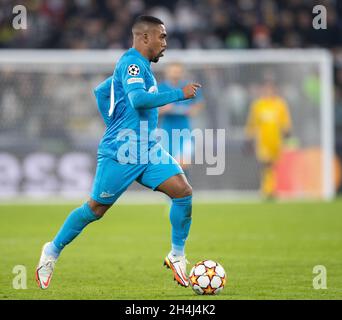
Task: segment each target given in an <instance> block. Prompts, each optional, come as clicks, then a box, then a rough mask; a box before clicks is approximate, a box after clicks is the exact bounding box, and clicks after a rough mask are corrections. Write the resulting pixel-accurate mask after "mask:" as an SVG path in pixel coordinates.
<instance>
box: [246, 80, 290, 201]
mask: <svg viewBox="0 0 342 320" xmlns="http://www.w3.org/2000/svg"><path fill="white" fill-rule="evenodd" d="M290 130H291V118H290V114H289V110H288V106H287V103H286V101H285V100H284V99H283V98H282V97H280V96H279V95H278V94H277V91H276V87H275V84H274V82H273V80H270V79H267V80H265V82H264V83H263V85H262V86H261V96H260V97H259V98H258V99H256V100H254V101H253V102H252V104H251V107H250V110H249V115H248V119H247V124H246V134H247V136H248V138H249V139H253V140H254V142H255V151H256V156H257V159H258V161H259V162H260V164H261V167H262V168H261V192H262V194H263V196H264V197H265V198H268V199H269V198H272V197H274V196H275V188H276V180H275V173H274V165H275V163H276V161H277V160H278V159H279V157H280V155H281V152H282V148H283V139H284V137H287V136H288V135H289V133H290Z"/></svg>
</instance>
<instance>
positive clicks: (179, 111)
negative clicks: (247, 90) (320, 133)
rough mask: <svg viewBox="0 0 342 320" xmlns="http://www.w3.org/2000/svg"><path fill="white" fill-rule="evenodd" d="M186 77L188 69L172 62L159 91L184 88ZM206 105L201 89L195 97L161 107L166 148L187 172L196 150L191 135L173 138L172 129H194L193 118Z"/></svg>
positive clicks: (160, 123) (160, 119) (161, 122)
mask: <svg viewBox="0 0 342 320" xmlns="http://www.w3.org/2000/svg"><path fill="white" fill-rule="evenodd" d="M185 79H186V71H185V69H184V66H183V65H182V64H181V63H176V62H174V63H171V64H169V65H168V66H167V68H166V69H165V81H163V82H161V83H160V84H159V86H158V89H159V92H166V91H169V90H174V89H177V88H182V87H184V86H185V85H187V84H188V83H189V81H187V80H185ZM203 107H204V100H203V96H202V92H201V90H200V89H199V90H197V93H196V97H194V98H193V99H188V100H183V101H177V102H174V103H170V104H168V105H166V106H164V107H161V108H160V109H159V127H160V128H161V129H163V130H165V131H166V132H167V133H168V137H169V140H168V145H166V146H164V148H165V149H166V150H168V152H169V153H170V154H171V155H172V156H173V157H174V158H175V159H176V160H177V162H178V163H179V164H180V165H181V167H182V169H183V170H184V171H185V173H186V169H188V167H189V165H190V163H191V156H192V154H193V151H194V146H193V142H192V140H191V137H186V136H184V138H182V139H180V140H178V139H172V130H173V129H176V130H177V129H178V130H183V129H188V130H190V131H191V130H192V126H191V118H192V117H194V116H196V115H197V114H198V112H199V111H200V110H201V109H202V108H203Z"/></svg>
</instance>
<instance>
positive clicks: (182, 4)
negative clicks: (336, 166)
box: [0, 0, 342, 159]
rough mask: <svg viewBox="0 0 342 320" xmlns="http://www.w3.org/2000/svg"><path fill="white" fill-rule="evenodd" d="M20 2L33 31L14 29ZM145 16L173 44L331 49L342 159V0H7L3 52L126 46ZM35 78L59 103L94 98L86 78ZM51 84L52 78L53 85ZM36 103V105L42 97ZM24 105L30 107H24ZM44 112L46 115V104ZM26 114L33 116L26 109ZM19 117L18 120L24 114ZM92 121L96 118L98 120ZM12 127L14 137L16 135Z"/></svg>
mask: <svg viewBox="0 0 342 320" xmlns="http://www.w3.org/2000/svg"><path fill="white" fill-rule="evenodd" d="M19 4H20V5H24V6H25V7H26V9H27V13H28V21H27V26H28V27H27V29H26V30H15V29H14V28H13V27H12V24H11V20H12V19H13V17H14V14H13V13H12V10H13V7H14V6H15V5H19ZM315 5H323V6H325V8H326V9H327V29H326V30H323V29H321V30H315V29H314V28H313V26H312V21H313V18H314V17H315V15H316V14H314V13H313V12H312V11H313V7H314V6H315ZM141 14H150V15H155V16H157V17H159V18H160V19H161V20H163V21H164V23H165V25H166V27H167V31H168V47H169V48H170V49H185V50H186V49H196V48H199V49H207V50H209V49H227V50H235V49H249V48H252V49H267V48H327V49H329V50H330V51H331V53H332V55H333V57H334V84H335V90H334V95H335V147H336V153H337V155H338V156H339V157H340V159H342V19H341V17H342V1H337V0H319V1H313V0H288V1H285V0H282V1H272V0H258V1H257V0H229V1H228V0H197V1H195V0H174V1H166V0H160V1H156V0H149V1H144V0H125V1H124V0H97V1H95V0H25V1H24V0H22V1H19V2H18V1H15V0H0V50H1V49H127V48H129V47H130V46H131V40H132V38H131V25H132V22H133V20H134V18H135V17H137V16H138V15H141ZM5 73H6V72H5ZM76 73H77V72H76ZM73 76H75V75H73ZM76 76H77V75H76ZM21 77H22V78H25V77H28V75H25V74H23V75H21ZM47 77H48V76H47ZM5 78H6V77H4V79H5ZM7 78H9V77H7ZM35 79H36V80H35V81H34V82H33V81H31V80H28V81H27V83H28V84H30V85H26V86H23V87H24V88H26V89H25V90H26V91H28V89H29V88H30V87H32V88H35V90H37V92H36V93H34V92H33V91H32V96H34V97H35V99H37V97H38V96H39V94H42V92H45V91H46V92H48V94H49V95H52V94H55V95H56V100H58V101H59V102H58V103H59V104H58V105H60V104H61V101H62V100H63V99H64V100H67V97H72V95H71V94H70V92H69V91H70V90H74V91H76V92H78V96H80V97H84V100H85V101H84V105H85V104H87V103H88V102H89V101H87V100H89V99H88V98H87V97H85V96H84V91H85V90H88V89H85V87H84V82H83V83H82V82H80V83H79V84H78V85H77V84H76V82H75V81H72V79H71V80H70V83H69V84H68V83H67V81H66V79H64V80H63V82H64V84H65V85H64V87H65V90H66V92H67V93H66V94H62V95H61V94H60V93H54V92H53V91H51V90H50V89H49V88H51V87H54V86H56V84H55V83H52V82H51V81H52V80H51V81H50V82H51V83H52V84H51V83H50V82H49V81H48V80H46V79H45V78H44V79H45V80H44V81H43V80H41V81H42V82H41V85H38V82H37V81H39V79H40V76H38V75H35ZM24 80H25V79H24ZM4 81H5V80H4ZM294 81H295V80H293V83H294ZM5 82H6V81H5ZM5 82H4V88H5V87H6V83H5ZM7 82H8V83H7V85H8V86H9V87H12V85H11V83H10V81H9V80H8V81H7ZM93 82H94V81H92V82H91V84H89V90H88V91H89V92H91V88H92V86H93V85H94V83H93ZM33 83H34V85H33ZM49 84H51V85H50V87H49ZM60 86H62V84H61V85H60ZM27 88H28V89H27ZM46 88H47V89H46ZM45 89H46V90H45ZM3 90H5V89H3ZM25 90H24V92H25ZM32 90H33V89H32ZM44 90H45V91H44ZM49 90H50V91H49ZM16 97H17V98H18V97H19V98H21V97H22V98H23V101H25V103H26V104H27V105H29V104H30V101H29V99H28V98H27V95H26V96H25V94H22V95H20V94H17V95H16ZM69 100H72V98H70V99H69ZM51 101H52V99H50V100H48V104H49V105H50V106H51ZM72 103H73V101H67V102H65V105H66V106H68V110H70V105H72ZM31 104H32V105H35V104H36V100H34V101H33V102H32V103H31ZM6 105H9V106H11V108H10V109H11V110H9V113H10V114H11V115H13V112H14V111H13V110H14V108H13V103H9V104H6ZM76 109H77V110H79V109H81V108H80V106H79V104H78V105H77V108H76V107H75V110H76ZM25 110H29V109H28V108H25ZM52 110H57V108H49V115H51V117H52V118H53V119H57V116H56V115H55V114H54V113H53V111H52ZM59 110H62V108H59ZM84 110H88V109H86V108H83V109H82V112H83V113H84V112H85V111H84ZM89 110H92V113H91V115H94V113H95V115H96V110H94V108H91V109H90V108H89ZM0 111H1V110H0ZM50 111H51V112H50ZM4 112H5V109H4V110H2V111H1V112H0V115H1V113H4ZM26 112H28V111H26ZM39 112H40V113H42V110H40V111H39ZM55 112H57V111H55ZM61 112H62V111H61ZM80 112H81V111H77V112H75V117H76V118H77V119H78V120H77V121H78V122H80V119H81V118H82V117H81V115H80ZM18 114H19V113H18ZM20 115H21V117H22V118H23V119H26V117H25V114H24V113H20ZM40 115H41V114H40ZM84 117H86V118H87V119H88V118H89V119H94V117H92V116H89V115H84ZM0 118H1V116H0ZM17 118H18V117H17ZM32 118H33V119H34V117H32ZM3 119H6V121H4V122H3V123H2V125H1V128H2V131H4V132H5V130H6V128H7V127H11V128H15V126H13V125H12V124H11V122H10V121H9V120H8V119H10V117H4V116H3ZM69 120H70V119H69ZM15 121H16V123H19V122H18V120H15ZM54 121H55V126H51V123H52V122H51V121H50V122H51V123H50V122H48V121H46V123H49V126H48V132H52V131H53V130H52V128H55V130H58V129H61V127H60V125H59V124H58V121H57V120H54ZM92 121H93V122H95V120H92ZM6 126H7V127H6ZM94 127H100V129H98V131H99V130H102V127H101V126H100V125H99V124H95V125H94ZM30 128H32V130H33V131H34V130H35V129H37V124H35V123H33V124H30ZM78 130H80V128H78ZM12 131H13V130H12ZM12 131H11V135H13V132H12ZM60 131H61V132H60V133H59V134H60V135H59V136H61V135H63V134H65V130H64V131H63V130H60ZM87 131H88V132H89V130H87ZM93 131H94V132H95V131H96V130H95V129H94V130H93ZM42 132H43V131H40V133H39V134H40V135H43V134H42ZM43 136H44V135H43ZM45 136H46V135H45ZM6 141H7V140H6ZM96 141H97V140H96Z"/></svg>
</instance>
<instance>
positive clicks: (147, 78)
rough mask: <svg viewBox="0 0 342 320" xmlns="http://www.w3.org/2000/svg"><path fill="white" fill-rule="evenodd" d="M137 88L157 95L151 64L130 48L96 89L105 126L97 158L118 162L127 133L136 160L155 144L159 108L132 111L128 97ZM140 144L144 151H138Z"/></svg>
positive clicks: (125, 142) (134, 109) (133, 109)
mask: <svg viewBox="0 0 342 320" xmlns="http://www.w3.org/2000/svg"><path fill="white" fill-rule="evenodd" d="M136 89H144V90H145V91H147V92H149V93H155V92H158V87H157V82H156V79H155V77H154V75H153V73H152V70H151V66H150V61H148V60H147V59H146V58H145V57H144V56H142V55H141V54H140V52H139V51H137V50H136V49H134V48H131V49H129V50H128V51H127V52H126V53H125V54H123V56H122V57H121V58H120V59H119V61H118V62H117V64H116V67H115V70H114V74H113V76H112V77H110V78H108V79H107V80H106V81H104V82H103V83H101V84H100V85H99V86H98V87H97V88H96V89H95V96H96V99H97V104H98V108H99V111H100V113H101V115H102V117H103V120H104V122H105V124H106V131H105V133H104V135H103V138H102V140H101V142H100V144H99V148H98V154H99V155H102V156H107V157H111V158H113V159H115V160H117V157H118V151H119V149H120V147H121V146H122V145H123V144H127V139H121V137H123V136H126V138H127V132H131V133H132V134H130V135H129V141H130V143H136V146H137V149H138V150H137V152H138V153H137V159H139V157H140V156H141V154H140V153H139V150H146V149H147V150H149V149H150V148H152V147H153V146H154V145H155V144H156V143H157V141H156V138H155V135H153V132H154V131H155V129H156V127H157V122H158V108H148V109H143V108H139V109H138V108H134V107H133V106H132V104H131V102H130V100H129V98H128V94H129V93H130V92H131V91H133V90H136ZM178 95H179V93H178ZM142 143H145V144H146V148H142V149H140V144H142Z"/></svg>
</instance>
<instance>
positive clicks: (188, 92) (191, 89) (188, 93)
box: [182, 82, 202, 99]
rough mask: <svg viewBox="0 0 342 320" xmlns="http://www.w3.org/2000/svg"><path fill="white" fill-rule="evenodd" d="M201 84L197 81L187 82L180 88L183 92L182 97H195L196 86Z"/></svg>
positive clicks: (198, 86) (199, 86)
mask: <svg viewBox="0 0 342 320" xmlns="http://www.w3.org/2000/svg"><path fill="white" fill-rule="evenodd" d="M201 87H202V86H201V85H200V84H199V83H196V82H193V83H189V84H187V85H186V86H185V87H184V88H183V89H182V90H183V93H184V99H191V98H194V97H196V92H197V89H198V88H201Z"/></svg>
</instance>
